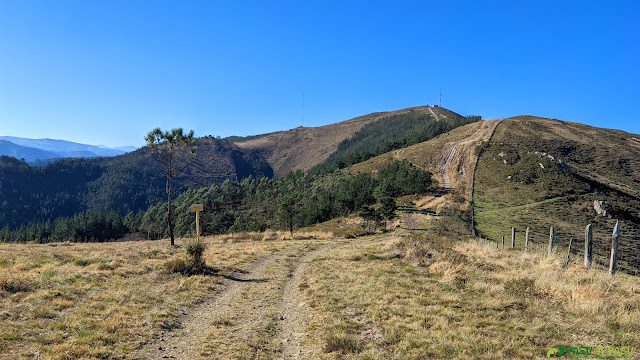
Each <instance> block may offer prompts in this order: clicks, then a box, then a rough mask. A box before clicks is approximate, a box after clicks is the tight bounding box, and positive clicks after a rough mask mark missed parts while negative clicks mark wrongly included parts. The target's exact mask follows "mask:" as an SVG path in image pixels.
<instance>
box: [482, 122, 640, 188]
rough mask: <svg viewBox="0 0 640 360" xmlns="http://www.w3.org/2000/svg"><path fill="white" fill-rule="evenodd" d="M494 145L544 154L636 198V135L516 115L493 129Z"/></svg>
mask: <svg viewBox="0 0 640 360" xmlns="http://www.w3.org/2000/svg"><path fill="white" fill-rule="evenodd" d="M493 141H494V142H500V143H504V144H509V145H512V146H514V147H518V148H521V149H527V150H528V151H531V152H535V151H538V152H541V153H547V154H549V155H551V156H553V157H554V158H557V159H558V160H562V161H564V162H566V164H567V165H568V166H569V168H571V169H572V171H573V172H576V173H579V174H580V175H582V176H584V177H587V178H589V179H591V180H594V181H597V182H599V183H601V184H605V185H607V186H610V187H613V188H614V189H616V190H619V191H622V192H625V193H627V194H629V195H633V196H636V197H640V135H634V134H630V133H626V132H624V131H620V130H613V129H603V128H597V127H592V126H588V125H584V124H579V123H574V122H568V121H560V120H554V119H545V118H539V117H534V116H518V117H514V118H510V119H506V120H505V121H504V122H503V124H502V125H500V126H499V127H498V128H497V129H496V133H495V136H494V138H493Z"/></svg>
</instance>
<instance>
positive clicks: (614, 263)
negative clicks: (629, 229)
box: [609, 221, 620, 275]
mask: <svg viewBox="0 0 640 360" xmlns="http://www.w3.org/2000/svg"><path fill="white" fill-rule="evenodd" d="M619 238H620V225H619V223H618V221H616V226H615V227H614V228H613V234H612V235H611V259H610V260H609V274H611V275H613V274H615V273H616V270H618V239H619Z"/></svg>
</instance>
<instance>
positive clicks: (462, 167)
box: [349, 120, 499, 211]
mask: <svg viewBox="0 0 640 360" xmlns="http://www.w3.org/2000/svg"><path fill="white" fill-rule="evenodd" d="M498 122H499V121H498V120H482V121H478V122H474V123H471V124H468V125H465V126H461V127H459V128H456V129H453V130H451V131H449V132H447V133H445V134H442V135H440V136H438V137H436V138H434V139H431V140H429V141H425V142H422V143H419V144H416V145H412V146H409V147H407V148H404V149H399V150H394V151H390V152H388V153H385V154H382V155H379V156H377V157H374V158H372V159H370V160H367V161H364V162H362V163H359V164H356V165H353V166H352V167H350V169H349V171H351V172H354V173H360V172H365V173H376V172H377V171H378V169H380V168H382V167H383V166H385V164H386V163H388V162H389V161H392V160H393V159H395V160H407V161H409V162H411V163H412V164H413V165H415V166H417V167H419V168H422V169H425V170H428V171H429V172H431V173H432V174H433V175H434V178H435V179H436V180H437V181H438V182H439V184H440V186H443V184H444V179H443V174H444V175H446V176H447V178H448V180H449V183H450V187H451V190H450V191H449V192H447V193H446V194H444V195H443V196H436V198H434V196H427V197H425V198H424V199H421V200H420V201H418V202H417V205H419V206H421V207H422V206H426V207H433V208H452V209H457V210H462V211H466V210H468V207H469V204H470V199H471V184H472V175H473V169H474V166H475V162H476V158H477V156H476V154H477V148H478V146H480V145H481V144H482V142H483V141H487V140H488V139H489V137H490V136H491V134H492V133H493V129H494V128H495V127H496V125H497V124H498ZM447 154H450V156H449V157H448V161H447ZM445 163H446V164H445ZM443 164H444V165H446V166H443ZM436 195H441V194H436Z"/></svg>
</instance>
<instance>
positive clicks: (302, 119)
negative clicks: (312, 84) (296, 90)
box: [301, 91, 304, 127]
mask: <svg viewBox="0 0 640 360" xmlns="http://www.w3.org/2000/svg"><path fill="white" fill-rule="evenodd" d="M301 126H302V127H304V91H302V125H301Z"/></svg>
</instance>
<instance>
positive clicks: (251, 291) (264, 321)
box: [130, 238, 386, 359]
mask: <svg viewBox="0 0 640 360" xmlns="http://www.w3.org/2000/svg"><path fill="white" fill-rule="evenodd" d="M384 241H386V239H380V238H378V239H365V240H357V241H353V240H352V241H345V240H343V241H331V242H309V243H308V244H299V245H292V246H291V247H289V248H286V249H284V250H281V251H280V252H278V253H276V254H273V255H269V256H266V257H264V258H261V259H259V260H257V261H256V262H255V263H254V264H253V265H252V266H251V267H250V268H249V269H248V270H247V271H246V273H244V274H241V275H238V277H237V278H229V279H226V280H225V281H224V282H225V284H224V286H223V287H222V289H221V290H219V291H217V292H215V293H213V294H211V295H210V296H209V297H207V298H205V299H204V301H203V302H202V303H200V304H199V305H197V306H195V307H193V308H192V309H190V311H189V312H188V313H186V314H185V315H184V317H183V318H182V319H181V324H182V327H181V328H179V329H173V330H166V331H164V332H162V333H161V334H160V336H159V338H156V339H153V340H150V341H149V342H148V343H147V344H146V345H145V346H144V347H143V348H142V349H140V350H139V351H137V352H136V353H135V354H132V356H131V357H130V358H132V359H272V358H278V359H305V358H309V356H311V354H313V353H317V352H318V351H320V350H319V349H307V348H302V347H301V346H300V341H301V340H302V339H303V338H304V337H305V336H309V334H307V332H306V326H305V315H303V314H302V313H303V312H304V310H305V306H306V304H305V301H304V294H303V291H302V290H303V287H304V285H303V283H304V273H305V270H306V267H307V265H308V264H309V263H311V262H313V261H314V260H315V259H317V258H318V257H319V256H321V255H322V254H324V253H326V252H327V251H328V250H330V249H334V248H336V247H339V246H344V245H347V244H366V243H375V242H384ZM301 285H302V286H301Z"/></svg>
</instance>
